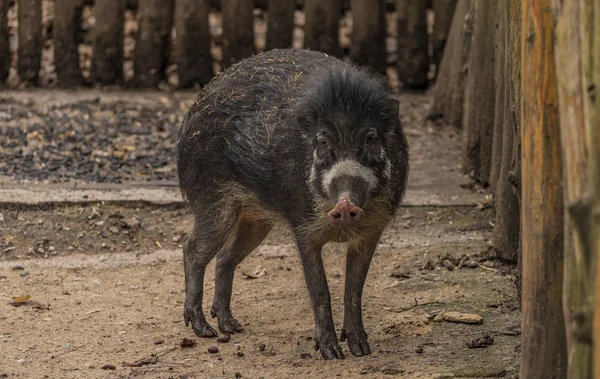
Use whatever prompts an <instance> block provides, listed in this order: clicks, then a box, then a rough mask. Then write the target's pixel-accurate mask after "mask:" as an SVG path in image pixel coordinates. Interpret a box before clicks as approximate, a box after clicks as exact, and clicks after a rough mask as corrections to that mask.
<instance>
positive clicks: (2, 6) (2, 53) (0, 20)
mask: <svg viewBox="0 0 600 379" xmlns="http://www.w3.org/2000/svg"><path fill="white" fill-rule="evenodd" d="M8 3H9V0H0V85H1V84H2V83H4V82H5V81H6V79H7V78H8V74H9V72H10V44H9V41H8Z"/></svg>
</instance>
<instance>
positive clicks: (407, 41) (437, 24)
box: [0, 0, 456, 89]
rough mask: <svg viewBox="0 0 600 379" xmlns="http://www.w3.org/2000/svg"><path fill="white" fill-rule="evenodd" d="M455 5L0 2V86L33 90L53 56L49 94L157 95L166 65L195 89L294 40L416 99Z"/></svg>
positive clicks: (283, 0) (347, 0)
mask: <svg viewBox="0 0 600 379" xmlns="http://www.w3.org/2000/svg"><path fill="white" fill-rule="evenodd" d="M455 3H456V0H433V1H410V0H395V1H394V0H328V1H322V0H254V1H252V0H16V1H14V0H13V1H9V0H0V84H1V83H5V82H6V81H7V79H8V78H9V74H10V73H11V70H10V69H11V63H12V67H14V68H15V71H14V72H13V75H12V76H15V77H17V79H16V81H17V82H22V83H27V84H30V85H36V84H40V82H39V72H40V66H41V56H42V51H43V49H44V48H45V47H46V48H47V46H53V57H54V58H53V62H52V63H53V65H54V72H55V75H56V84H57V85H58V86H61V87H78V86H81V85H90V84H91V85H110V84H124V83H125V81H127V82H128V84H130V85H133V86H137V87H156V86H157V85H158V84H159V83H160V82H162V81H164V80H165V79H166V77H167V74H168V66H169V65H171V66H173V67H176V68H175V72H176V75H175V76H176V80H175V83H176V85H177V86H178V87H191V86H194V85H203V84H205V83H207V82H208V81H209V80H210V78H211V77H212V76H213V75H214V74H215V73H216V72H218V71H219V70H221V69H222V68H225V67H227V66H229V65H231V64H233V63H235V62H237V61H239V60H240V59H243V58H244V57H247V56H249V55H251V54H253V53H257V52H259V51H261V50H268V49H273V48H286V47H292V46H295V47H299V46H298V44H297V43H294V45H293V41H294V38H295V37H294V33H296V34H297V35H299V36H300V40H301V41H300V46H303V47H306V48H310V49H313V50H320V51H323V52H325V53H328V54H331V55H334V56H338V57H342V56H349V57H350V58H351V59H352V60H354V61H355V62H357V63H358V64H361V65H369V66H372V67H373V68H374V69H375V70H377V71H379V72H382V73H385V70H386V67H388V66H389V64H395V65H396V67H397V68H398V73H399V78H400V80H401V81H402V82H403V83H404V85H405V86H407V87H411V88H418V89H423V88H426V87H427V86H428V84H429V83H430V82H431V79H432V67H437V64H438V63H439V61H440V60H441V56H442V51H443V49H444V45H445V41H446V36H447V33H448V30H449V26H450V21H451V16H450V15H452V13H453V10H454V6H455ZM12 7H16V12H17V15H18V16H17V19H18V23H17V25H18V26H17V29H18V30H17V33H16V34H17V36H18V38H17V40H18V43H17V44H16V45H17V46H16V48H15V46H14V45H15V44H14V42H13V47H12V49H11V47H10V37H11V36H10V35H9V34H10V33H9V22H10V20H9V17H7V12H8V11H9V9H10V10H11V12H14V9H13V8H12ZM46 7H50V8H51V9H53V12H50V13H52V14H53V17H51V18H50V19H49V20H45V21H44V23H43V22H42V18H43V16H42V14H43V9H45V8H46ZM84 10H85V13H86V14H87V15H88V16H89V15H90V12H91V15H92V17H93V19H94V23H93V27H92V28H91V29H90V30H88V31H82V28H81V24H82V13H84ZM257 11H258V13H257ZM127 12H129V14H131V15H133V16H132V17H133V20H134V22H135V23H136V26H137V32H136V33H135V36H134V38H133V39H134V44H135V48H134V51H133V53H132V56H131V57H130V60H131V61H132V66H133V75H132V76H133V78H127V80H125V79H126V78H125V73H124V69H123V68H124V67H125V66H127V65H125V66H124V62H125V60H126V58H125V56H124V55H125V54H124V50H125V48H124V45H125V42H124V41H125V39H126V36H125V27H124V25H125V24H126V23H127V22H128V21H127V20H126V17H125V15H126V14H127ZM46 13H48V12H46ZM214 14H217V15H218V17H217V18H218V19H219V20H220V21H221V22H220V27H217V28H215V27H214V26H213V25H210V23H209V18H210V16H211V15H214ZM257 14H260V15H261V16H260V17H261V18H262V19H263V21H264V19H266V21H264V23H265V24H266V36H264V41H265V42H264V44H263V45H264V46H260V47H259V46H257V44H255V37H256V35H255V34H257V33H260V31H258V30H257V27H256V19H257ZM349 15H352V17H351V26H350V25H347V27H346V30H343V31H344V32H345V33H346V35H347V34H349V36H346V35H344V36H340V20H342V19H346V20H348V19H349V17H348V16H349ZM432 15H433V16H434V17H431V16H432ZM432 19H433V20H434V21H433V22H431V20H432ZM299 20H300V21H299ZM392 20H395V21H392ZM428 20H429V21H428ZM391 22H393V23H394V25H390V23H391ZM43 24H45V25H44V26H43ZM346 24H348V22H346ZM43 28H45V29H44V30H43ZM348 29H350V30H351V32H350V33H348V32H347V30H348ZM295 30H296V31H295ZM48 31H50V32H48ZM263 34H264V33H263ZM50 35H51V36H50ZM82 35H83V36H82ZM341 37H343V38H342V39H344V38H345V40H346V41H347V42H346V43H345V44H344V45H346V46H343V45H342V44H340V39H341ZM347 37H349V40H350V42H348V38H347ZM83 41H86V42H85V43H86V44H87V46H89V47H91V51H89V52H88V53H87V56H88V59H89V60H91V62H88V63H85V62H84V61H83V60H85V59H86V58H85V57H82V54H81V49H80V46H81V45H82V44H83V43H84V42H83ZM394 41H395V42H394ZM15 50H16V51H15ZM219 50H220V51H219ZM11 54H12V55H13V56H12V57H11ZM14 55H16V64H15V63H14V62H15V57H14ZM84 73H85V74H84Z"/></svg>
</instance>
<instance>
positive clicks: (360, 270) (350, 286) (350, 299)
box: [341, 234, 380, 357]
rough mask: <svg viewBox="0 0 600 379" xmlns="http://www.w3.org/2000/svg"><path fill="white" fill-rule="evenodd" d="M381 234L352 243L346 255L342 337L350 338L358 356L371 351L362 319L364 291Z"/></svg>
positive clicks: (351, 346) (352, 350)
mask: <svg viewBox="0 0 600 379" xmlns="http://www.w3.org/2000/svg"><path fill="white" fill-rule="evenodd" d="M379 235H380V234H377V236H373V237H371V238H369V239H367V240H363V241H361V242H360V243H350V244H349V246H348V254H347V257H346V288H345V291H344V327H343V329H342V338H341V339H342V341H345V340H348V347H349V348H350V352H351V353H352V354H353V355H355V356H357V357H360V356H363V355H367V354H370V353H371V348H370V347H369V342H368V341H367V333H366V332H365V328H364V326H363V321H362V292H363V287H364V284H365V279H366V277H367V273H368V272H369V266H370V265H371V258H373V253H374V252H375V248H376V247H377V242H378V241H379Z"/></svg>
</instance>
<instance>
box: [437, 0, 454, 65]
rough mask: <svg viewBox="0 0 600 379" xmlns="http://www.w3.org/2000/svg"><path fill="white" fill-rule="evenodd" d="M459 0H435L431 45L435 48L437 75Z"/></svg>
mask: <svg viewBox="0 0 600 379" xmlns="http://www.w3.org/2000/svg"><path fill="white" fill-rule="evenodd" d="M456 3H457V0H433V14H434V20H433V33H432V35H431V39H432V41H431V45H432V49H433V64H435V73H436V76H437V74H438V73H439V71H440V70H439V68H440V63H441V61H442V56H443V53H444V47H445V46H446V41H447V39H448V33H449V32H450V25H451V23H452V17H453V15H454V11H455V9H456Z"/></svg>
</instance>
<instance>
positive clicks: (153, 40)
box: [133, 0, 173, 87]
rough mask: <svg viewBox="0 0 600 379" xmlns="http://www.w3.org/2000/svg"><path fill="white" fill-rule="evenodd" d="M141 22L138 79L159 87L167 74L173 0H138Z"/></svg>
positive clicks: (144, 84) (136, 63) (136, 65)
mask: <svg viewBox="0 0 600 379" xmlns="http://www.w3.org/2000/svg"><path fill="white" fill-rule="evenodd" d="M138 12H139V24H138V35H137V40H136V45H135V56H134V61H133V64H134V75H135V82H136V84H137V85H138V86H141V87H157V86H158V84H159V83H160V81H161V80H163V79H164V78H165V69H166V68H167V63H168V59H169V48H170V46H171V26H172V25H173V1H172V0H139V11H138Z"/></svg>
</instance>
